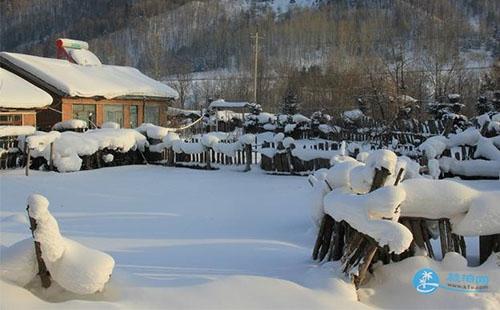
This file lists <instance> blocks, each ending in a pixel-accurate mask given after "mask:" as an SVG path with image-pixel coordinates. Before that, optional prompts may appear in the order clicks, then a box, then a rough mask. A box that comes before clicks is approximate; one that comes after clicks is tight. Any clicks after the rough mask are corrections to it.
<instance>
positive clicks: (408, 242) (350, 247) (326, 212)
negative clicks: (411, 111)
mask: <svg viewBox="0 0 500 310" xmlns="http://www.w3.org/2000/svg"><path fill="white" fill-rule="evenodd" d="M358 159H359V160H356V159H354V158H352V157H349V156H346V155H338V156H335V157H334V158H333V159H332V164H333V166H332V167H331V168H330V169H328V170H326V169H322V170H319V171H316V172H315V174H314V175H311V176H310V177H309V182H310V184H311V185H312V186H313V194H312V214H313V220H314V222H315V223H316V225H317V226H318V237H317V240H316V244H315V246H314V250H313V258H314V259H317V260H319V261H322V260H324V259H327V260H335V261H337V260H340V261H341V263H342V271H343V272H344V273H346V275H348V276H349V277H351V278H352V279H353V280H354V283H355V284H356V285H357V286H359V285H361V284H363V283H365V281H366V280H367V279H368V277H369V272H370V268H371V266H372V265H373V264H374V263H376V262H378V261H380V262H382V263H384V264H388V263H390V262H397V261H400V260H401V259H404V258H407V257H409V256H413V255H415V254H417V253H418V254H422V253H423V254H425V255H428V256H430V257H432V258H436V256H437V253H440V254H439V256H440V257H443V256H444V254H445V253H447V252H457V253H460V254H461V255H463V256H464V257H467V255H468V254H470V253H471V252H470V250H469V251H466V247H465V240H464V238H465V237H475V238H478V237H479V239H480V242H479V244H480V253H479V254H480V255H479V256H480V259H481V262H484V261H485V260H486V258H487V257H489V255H490V254H491V253H492V252H498V251H500V225H499V224H498V223H500V209H499V207H498V199H499V197H498V194H497V193H495V192H491V193H488V192H479V191H477V190H475V189H472V188H470V187H468V186H465V185H462V184H460V183H457V182H456V181H452V180H435V179H434V177H433V175H429V174H426V175H421V174H420V171H421V169H420V168H421V167H420V165H419V164H418V163H417V162H415V161H413V160H411V159H409V158H408V157H405V156H400V157H398V156H397V155H396V154H395V153H394V152H392V151H389V150H376V151H373V152H371V153H370V154H369V155H368V156H358ZM432 239H437V240H439V246H438V248H436V244H435V243H434V242H431V240H432ZM433 244H434V245H433ZM472 255H475V254H472Z"/></svg>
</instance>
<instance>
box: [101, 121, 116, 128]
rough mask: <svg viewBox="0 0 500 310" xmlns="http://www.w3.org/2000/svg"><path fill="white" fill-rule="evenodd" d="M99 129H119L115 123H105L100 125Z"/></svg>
mask: <svg viewBox="0 0 500 310" xmlns="http://www.w3.org/2000/svg"><path fill="white" fill-rule="evenodd" d="M101 128H111V129H120V124H118V123H115V122H105V123H103V124H102V125H101Z"/></svg>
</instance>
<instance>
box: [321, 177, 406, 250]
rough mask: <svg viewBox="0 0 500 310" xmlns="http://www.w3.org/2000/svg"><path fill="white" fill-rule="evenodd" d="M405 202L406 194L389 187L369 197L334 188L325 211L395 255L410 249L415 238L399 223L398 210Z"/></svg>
mask: <svg viewBox="0 0 500 310" xmlns="http://www.w3.org/2000/svg"><path fill="white" fill-rule="evenodd" d="M404 199H405V191H404V190H401V189H400V188H399V187H395V186H388V187H383V188H380V189H378V190H375V191H373V192H371V193H368V194H366V195H356V194H352V193H350V192H348V191H347V190H346V189H334V190H333V191H332V192H330V193H329V194H327V195H326V196H325V198H324V210H325V212H326V213H328V214H329V215H330V216H331V217H333V218H334V219H335V220H336V221H338V222H340V221H346V222H348V223H349V224H350V225H351V226H352V227H353V228H354V229H356V230H358V231H359V232H362V233H364V234H367V235H369V236H370V237H372V238H373V239H375V241H376V242H377V243H378V244H379V245H380V246H384V245H387V246H389V248H390V250H391V252H394V253H396V254H399V253H402V252H404V251H405V250H406V249H408V247H409V246H410V244H411V242H412V240H413V235H412V234H411V232H410V231H409V230H408V228H406V227H405V226H404V225H402V224H399V223H398V222H397V220H398V218H399V216H398V213H397V212H396V208H397V207H398V206H399V205H400V204H401V202H403V201H404Z"/></svg>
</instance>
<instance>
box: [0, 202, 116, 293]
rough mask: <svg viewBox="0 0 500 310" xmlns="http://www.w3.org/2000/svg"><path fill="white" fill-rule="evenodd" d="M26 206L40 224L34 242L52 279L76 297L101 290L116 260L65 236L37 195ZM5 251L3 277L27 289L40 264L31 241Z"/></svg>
mask: <svg viewBox="0 0 500 310" xmlns="http://www.w3.org/2000/svg"><path fill="white" fill-rule="evenodd" d="M27 203H28V206H29V209H28V212H29V215H30V217H32V218H34V219H35V220H36V222H37V229H36V230H35V231H34V240H35V241H38V242H40V247H41V252H42V258H43V260H44V262H45V264H46V266H47V269H48V270H49V272H50V276H51V278H52V279H53V280H54V281H55V282H57V284H59V285H60V286H61V287H63V288H64V289H66V290H67V291H70V292H73V293H76V294H80V295H86V294H93V293H96V292H100V291H102V290H103V289H104V285H105V284H106V283H107V282H108V281H109V278H110V276H111V273H112V272H113V268H114V265H115V262H114V260H113V258H112V257H111V256H109V255H108V254H105V253H102V252H99V251H97V250H93V249H89V248H87V247H85V246H83V245H81V244H79V243H77V242H75V241H73V240H70V239H66V238H64V237H62V236H61V234H60V232H59V226H58V224H57V221H56V219H55V218H54V217H53V216H52V215H51V214H50V212H49V210H48V207H49V201H48V200H47V199H46V198H45V197H43V196H41V195H38V194H34V195H31V196H30V197H29V198H28V202H27ZM4 252H5V253H2V262H1V264H0V276H1V277H2V278H4V279H7V280H10V281H12V282H14V283H16V284H18V285H20V286H25V285H27V284H28V283H29V282H31V281H33V280H34V279H35V278H36V277H37V272H38V264H37V261H36V256H35V249H34V243H33V239H32V238H28V239H25V240H22V241H20V242H18V243H16V244H14V245H12V246H11V247H9V248H7V249H6V250H5V251H4Z"/></svg>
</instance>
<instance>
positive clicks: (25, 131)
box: [0, 126, 36, 137]
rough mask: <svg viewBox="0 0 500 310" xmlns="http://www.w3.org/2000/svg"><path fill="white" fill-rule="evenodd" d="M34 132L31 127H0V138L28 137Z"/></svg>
mask: <svg viewBox="0 0 500 310" xmlns="http://www.w3.org/2000/svg"><path fill="white" fill-rule="evenodd" d="M35 131H36V129H35V127H33V126H0V137H8V136H29V135H32V134H34V133H35Z"/></svg>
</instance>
